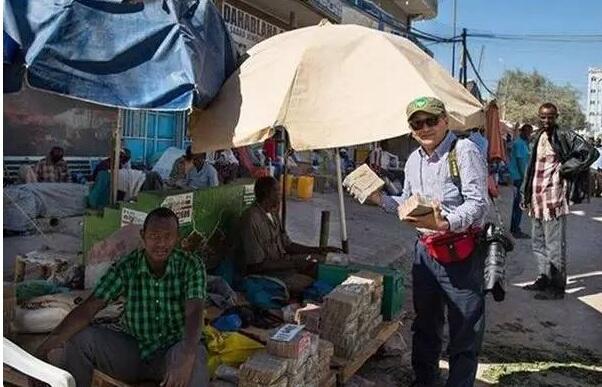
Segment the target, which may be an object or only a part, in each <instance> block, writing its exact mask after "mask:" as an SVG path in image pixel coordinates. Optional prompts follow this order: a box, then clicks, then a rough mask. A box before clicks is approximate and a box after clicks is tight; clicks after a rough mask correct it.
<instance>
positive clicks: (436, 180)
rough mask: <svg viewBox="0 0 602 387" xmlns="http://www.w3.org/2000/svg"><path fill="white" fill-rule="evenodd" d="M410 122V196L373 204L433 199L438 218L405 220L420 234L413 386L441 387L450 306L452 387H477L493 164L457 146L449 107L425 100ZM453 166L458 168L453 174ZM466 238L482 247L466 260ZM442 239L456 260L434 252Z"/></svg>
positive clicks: (389, 206)
mask: <svg viewBox="0 0 602 387" xmlns="http://www.w3.org/2000/svg"><path fill="white" fill-rule="evenodd" d="M407 116H408V121H409V124H410V127H411V128H412V136H413V137H414V138H415V139H416V140H417V141H418V143H419V144H420V147H419V148H418V149H416V150H415V151H414V152H412V154H411V155H410V157H409V158H408V161H407V163H406V166H405V175H406V178H405V181H404V188H403V194H402V196H401V197H399V198H397V199H393V198H392V197H390V196H384V195H381V194H380V193H376V194H373V195H372V196H371V197H370V200H371V201H372V202H376V203H378V204H379V205H380V206H381V207H382V208H383V209H385V211H387V212H392V213H396V212H397V211H398V208H399V205H400V204H399V203H401V204H403V203H404V202H405V201H406V200H407V199H408V198H410V197H411V196H412V195H420V196H423V197H428V198H431V199H432V200H433V202H434V204H433V211H434V215H433V214H432V213H431V214H430V215H425V216H423V217H417V218H409V219H408V218H406V219H404V220H406V221H409V222H410V223H411V224H412V225H414V226H415V227H416V228H417V230H418V232H419V235H420V236H419V239H418V241H417V242H416V245H415V250H414V263H413V265H412V281H413V298H414V310H415V312H416V319H415V320H414V323H413V324H412V330H413V338H412V367H413V368H414V373H415V375H416V381H415V383H414V384H413V386H424V387H426V386H435V385H438V384H437V382H438V381H437V379H438V374H439V357H440V354H441V346H442V339H443V327H444V324H445V307H446V306H447V317H448V321H449V332H450V341H449V345H448V348H447V351H448V353H449V365H450V371H449V378H448V380H447V386H448V387H471V386H472V385H473V384H474V380H475V375H476V371H477V363H478V359H477V357H478V353H479V351H480V346H481V341H482V337H483V330H484V327H485V315H484V308H485V299H484V292H483V286H484V285H483V260H484V256H483V249H482V246H479V243H478V241H477V235H476V234H477V232H476V231H475V230H476V229H478V228H479V227H481V226H483V224H484V222H485V216H486V213H487V210H488V199H487V165H486V162H485V159H484V158H483V155H482V154H481V152H480V150H479V149H478V147H477V146H476V145H475V144H474V143H473V142H472V141H470V140H468V139H458V138H457V137H456V136H455V135H454V134H453V133H451V132H450V131H449V130H448V116H447V112H446V110H445V105H444V104H443V102H441V101H439V100H438V99H436V98H432V97H422V98H418V99H416V100H414V101H412V102H411V103H410V104H409V105H408V107H407ZM450 155H451V156H450ZM452 163H453V164H454V165H455V167H452V168H450V165H451V164H452ZM450 169H455V171H450ZM452 172H454V173H452ZM458 178H459V179H458ZM458 180H459V181H458ZM473 231H474V232H473ZM463 232H467V234H463ZM462 235H465V236H466V235H467V236H466V238H465V239H464V241H465V242H466V241H469V240H470V241H471V242H472V243H473V247H475V246H476V248H473V249H471V250H470V251H464V252H463V254H462V257H459V256H456V252H460V251H461V247H460V246H459V244H456V243H457V242H460V241H461V240H462V238H463V237H462ZM442 239H445V243H444V244H443V245H442V246H441V245H439V247H438V248H441V249H443V250H445V252H447V253H448V257H447V258H450V259H446V257H445V256H444V255H438V254H434V253H433V250H432V249H431V248H432V247H433V246H434V243H436V242H435V241H436V240H439V241H441V240H442Z"/></svg>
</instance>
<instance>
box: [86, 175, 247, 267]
mask: <svg viewBox="0 0 602 387" xmlns="http://www.w3.org/2000/svg"><path fill="white" fill-rule="evenodd" d="M185 194H192V211H191V212H192V213H191V221H190V222H187V223H185V224H181V225H180V234H181V235H182V236H185V235H188V234H189V233H190V232H191V231H192V229H193V225H194V227H195V228H196V230H197V231H199V232H201V233H202V234H205V235H208V234H211V232H212V231H213V230H214V229H216V228H219V229H221V230H222V231H223V232H224V233H226V234H228V232H229V231H230V230H232V228H233V227H234V226H235V224H236V221H237V219H239V218H240V215H241V214H242V212H243V211H244V209H245V208H247V207H248V206H249V205H250V204H251V203H252V202H253V200H254V199H255V197H254V194H253V185H252V182H250V181H244V180H243V181H239V182H236V183H235V184H228V185H223V186H220V187H215V188H209V189H204V190H197V191H190V190H172V191H158V192H141V193H140V194H139V195H138V200H137V201H136V202H135V203H123V204H121V205H120V206H119V207H118V208H110V207H107V208H105V209H104V210H103V211H90V212H88V213H87V214H86V215H85V217H84V245H83V250H84V257H85V255H86V254H87V253H88V251H90V249H91V248H92V246H93V245H94V244H95V243H97V242H99V241H101V240H103V239H105V238H107V237H108V236H110V235H111V234H112V233H114V232H115V231H117V230H118V229H119V228H120V227H121V224H122V213H123V211H124V209H125V210H126V211H128V210H134V211H136V212H138V213H140V215H141V218H140V219H143V215H144V214H147V213H149V212H150V211H152V210H153V209H155V208H158V207H161V206H162V204H164V202H165V200H166V198H173V197H174V196H177V195H185ZM130 212H131V211H130Z"/></svg>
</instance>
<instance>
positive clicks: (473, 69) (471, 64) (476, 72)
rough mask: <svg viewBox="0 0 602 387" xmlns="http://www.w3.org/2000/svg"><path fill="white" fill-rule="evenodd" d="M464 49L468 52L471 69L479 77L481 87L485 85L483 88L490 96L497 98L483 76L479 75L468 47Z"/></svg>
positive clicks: (467, 56)
mask: <svg viewBox="0 0 602 387" xmlns="http://www.w3.org/2000/svg"><path fill="white" fill-rule="evenodd" d="M464 49H465V50H466V58H467V59H468V62H469V63H470V67H471V68H472V71H473V72H474V74H475V76H476V77H477V79H478V80H479V82H480V83H481V85H483V87H484V88H485V90H487V91H488V92H489V94H491V95H493V96H494V97H497V96H496V94H495V93H494V92H493V91H491V89H489V87H487V85H486V84H485V82H483V78H481V74H479V72H478V71H477V69H476V67H475V65H474V62H473V61H472V57H471V56H470V52H469V51H468V49H467V48H466V47H464Z"/></svg>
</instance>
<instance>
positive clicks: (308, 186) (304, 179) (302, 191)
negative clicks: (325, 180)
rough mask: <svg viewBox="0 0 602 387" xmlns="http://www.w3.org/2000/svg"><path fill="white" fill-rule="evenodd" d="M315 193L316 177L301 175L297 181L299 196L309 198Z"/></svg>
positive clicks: (303, 198) (299, 197)
mask: <svg viewBox="0 0 602 387" xmlns="http://www.w3.org/2000/svg"><path fill="white" fill-rule="evenodd" d="M313 194H314V177H313V176H300V177H299V179H298V182H297V198H298V199H301V200H309V199H311V198H312V196H313Z"/></svg>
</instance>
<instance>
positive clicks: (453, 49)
mask: <svg viewBox="0 0 602 387" xmlns="http://www.w3.org/2000/svg"><path fill="white" fill-rule="evenodd" d="M456 5H457V4H456V0H454V36H453V37H454V39H455V38H456V16H457V11H458V8H457V7H456ZM451 76H452V78H455V77H456V42H455V41H454V42H453V43H452V73H451Z"/></svg>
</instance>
